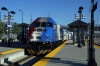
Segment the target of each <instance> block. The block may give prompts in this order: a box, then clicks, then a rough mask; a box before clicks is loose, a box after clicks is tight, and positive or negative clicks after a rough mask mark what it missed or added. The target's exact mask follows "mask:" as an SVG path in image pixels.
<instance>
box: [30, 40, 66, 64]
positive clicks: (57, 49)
mask: <svg viewBox="0 0 100 66" xmlns="http://www.w3.org/2000/svg"><path fill="white" fill-rule="evenodd" d="M67 42H68V41H66V42H64V43H63V44H62V45H61V46H59V47H57V48H56V49H54V50H53V51H52V52H50V53H49V54H47V55H46V56H45V57H49V58H50V59H51V58H52V57H54V56H55V55H56V54H57V53H58V51H59V50H60V49H61V48H62V47H63V46H64V45H65V44H66V43H67ZM50 59H45V58H42V59H41V60H40V61H38V62H36V63H35V64H33V65H32V66H46V64H47V63H48V62H49V60H50Z"/></svg>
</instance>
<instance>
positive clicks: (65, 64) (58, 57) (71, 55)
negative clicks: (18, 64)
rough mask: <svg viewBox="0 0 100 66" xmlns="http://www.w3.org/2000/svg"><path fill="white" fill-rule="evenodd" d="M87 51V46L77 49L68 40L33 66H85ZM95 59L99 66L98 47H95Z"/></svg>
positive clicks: (99, 50)
mask: <svg viewBox="0 0 100 66" xmlns="http://www.w3.org/2000/svg"><path fill="white" fill-rule="evenodd" d="M61 47H62V48H61ZM59 48H60V49H59ZM87 50H88V44H86V46H85V47H82V48H78V47H77V46H76V45H73V44H72V40H69V41H68V42H67V43H65V44H64V46H62V45H61V46H59V47H58V48H56V49H55V50H53V51H52V52H51V53H49V54H48V55H46V56H45V57H44V58H43V59H41V60H40V61H38V62H37V63H35V64H34V65H33V66H87V59H88V51H87ZM95 59H96V62H97V65H98V66H99V65H100V47H97V46H95Z"/></svg>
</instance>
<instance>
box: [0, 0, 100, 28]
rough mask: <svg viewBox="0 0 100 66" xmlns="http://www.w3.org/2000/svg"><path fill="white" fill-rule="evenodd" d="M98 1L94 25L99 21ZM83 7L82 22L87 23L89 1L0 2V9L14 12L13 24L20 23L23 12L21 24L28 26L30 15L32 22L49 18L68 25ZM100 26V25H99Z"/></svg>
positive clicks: (6, 0)
mask: <svg viewBox="0 0 100 66" xmlns="http://www.w3.org/2000/svg"><path fill="white" fill-rule="evenodd" d="M96 1H98V8H97V10H96V11H95V12H94V14H95V15H94V16H95V24H97V17H98V21H100V19H99V18H100V16H99V14H100V13H99V12H100V7H99V6H100V4H99V3H100V0H95V2H96ZM80 6H83V8H84V9H83V10H82V14H85V15H86V19H82V21H84V22H86V23H89V22H90V19H91V13H89V12H90V7H91V0H0V8H2V7H6V8H7V9H8V10H9V11H15V12H16V14H14V20H12V21H13V22H17V23H21V22H22V13H21V12H20V11H19V10H22V11H23V22H24V23H28V24H30V19H31V18H30V16H31V15H30V14H32V20H33V21H34V20H35V19H36V18H37V17H48V13H49V16H50V17H51V18H52V19H53V20H55V21H56V22H57V23H59V24H61V25H64V26H66V25H68V24H70V23H71V22H73V21H75V20H77V19H75V14H78V9H79V7H80ZM0 12H1V18H2V20H4V15H7V12H6V11H3V10H1V9H0ZM99 24H100V23H99Z"/></svg>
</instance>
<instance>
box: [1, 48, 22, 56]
mask: <svg viewBox="0 0 100 66" xmlns="http://www.w3.org/2000/svg"><path fill="white" fill-rule="evenodd" d="M20 50H23V49H13V50H9V51H5V52H1V53H0V54H2V55H5V54H10V53H13V52H17V51H20Z"/></svg>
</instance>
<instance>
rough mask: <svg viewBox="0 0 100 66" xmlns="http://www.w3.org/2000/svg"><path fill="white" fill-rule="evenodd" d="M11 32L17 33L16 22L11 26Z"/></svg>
mask: <svg viewBox="0 0 100 66" xmlns="http://www.w3.org/2000/svg"><path fill="white" fill-rule="evenodd" d="M12 33H15V34H18V33H19V27H18V24H17V23H16V22H15V23H14V24H13V26H12Z"/></svg>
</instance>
